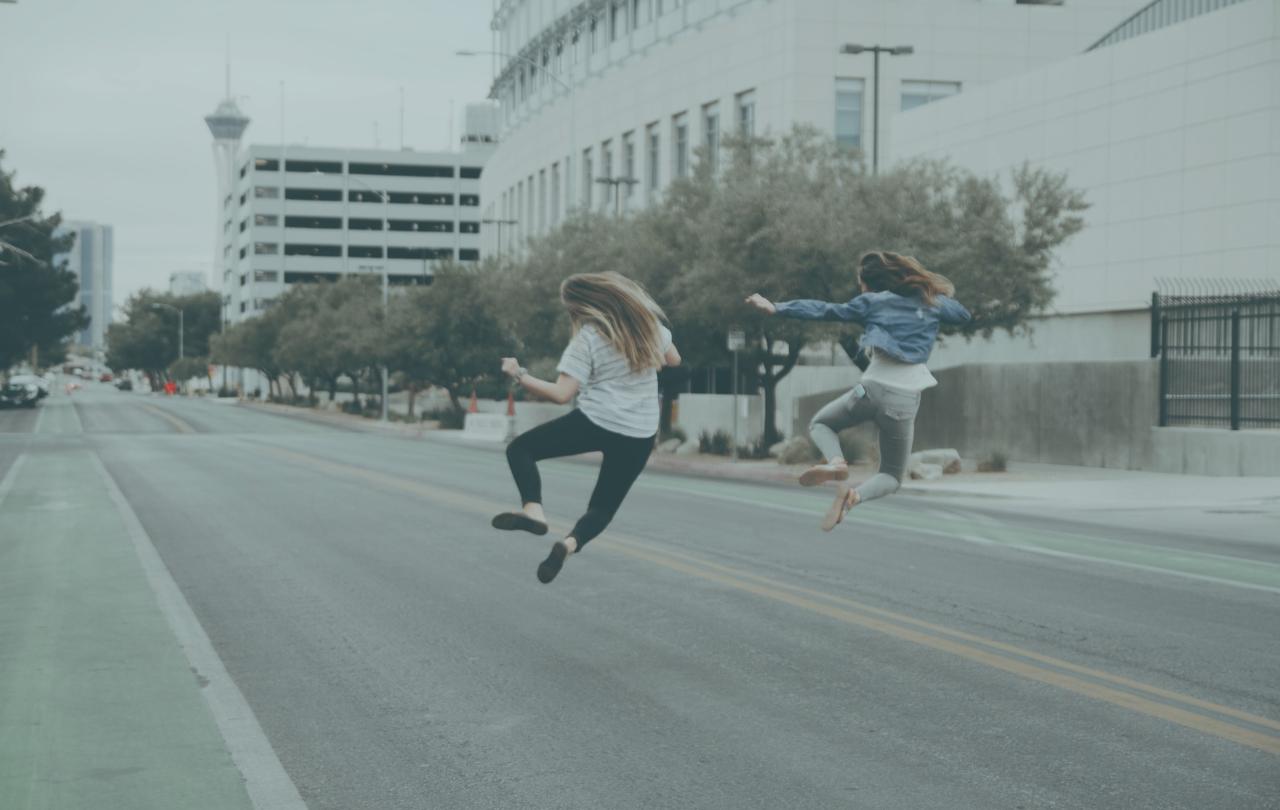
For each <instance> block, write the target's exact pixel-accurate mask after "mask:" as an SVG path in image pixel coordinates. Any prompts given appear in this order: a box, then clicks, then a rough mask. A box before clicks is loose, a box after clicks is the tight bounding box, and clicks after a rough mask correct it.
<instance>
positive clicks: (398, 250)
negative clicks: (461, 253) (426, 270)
mask: <svg viewBox="0 0 1280 810" xmlns="http://www.w3.org/2000/svg"><path fill="white" fill-rule="evenodd" d="M387 258H388V259H452V258H453V249H452V248H424V247H419V248H411V247H392V248H387Z"/></svg>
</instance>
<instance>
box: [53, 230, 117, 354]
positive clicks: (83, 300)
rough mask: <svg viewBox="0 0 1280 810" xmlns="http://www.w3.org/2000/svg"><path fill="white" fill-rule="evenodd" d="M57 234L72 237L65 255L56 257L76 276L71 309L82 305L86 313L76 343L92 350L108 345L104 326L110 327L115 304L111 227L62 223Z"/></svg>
mask: <svg viewBox="0 0 1280 810" xmlns="http://www.w3.org/2000/svg"><path fill="white" fill-rule="evenodd" d="M57 233H58V235H64V234H67V233H71V234H74V235H75V238H76V241H75V244H74V245H72V246H71V250H70V252H68V253H64V254H62V255H61V256H58V257H55V261H56V260H62V259H65V260H66V262H67V269H68V270H70V271H71V272H72V273H75V275H76V279H77V280H78V281H79V282H80V290H79V291H78V292H77V293H76V298H75V300H74V301H73V302H72V306H80V305H84V307H85V309H86V311H87V312H88V313H89V325H88V326H87V327H86V328H85V329H83V330H81V331H80V332H79V333H77V334H76V336H75V343H76V344H77V345H79V346H85V347H87V348H93V349H104V348H106V345H107V327H108V326H109V325H110V324H111V318H112V310H113V309H114V308H115V301H114V299H113V298H112V293H111V256H112V249H113V247H112V239H113V237H112V229H111V226H110V225H100V224H98V223H96V222H77V221H67V222H63V223H62V225H61V226H60V227H59V228H58V231H57Z"/></svg>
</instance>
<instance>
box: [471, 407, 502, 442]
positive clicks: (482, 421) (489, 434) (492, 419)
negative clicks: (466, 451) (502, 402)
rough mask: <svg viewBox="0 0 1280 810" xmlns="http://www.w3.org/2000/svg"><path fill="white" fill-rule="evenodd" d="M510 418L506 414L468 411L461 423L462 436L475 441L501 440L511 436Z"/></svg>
mask: <svg viewBox="0 0 1280 810" xmlns="http://www.w3.org/2000/svg"><path fill="white" fill-rule="evenodd" d="M512 427H513V425H512V420H511V417H509V416H507V415H506V414H496V413H469V414H467V418H466V421H465V422H464V423H463V427H462V436H463V438H467V439H476V440H477V441H489V442H503V441H506V440H507V439H508V438H510V437H511V433H512Z"/></svg>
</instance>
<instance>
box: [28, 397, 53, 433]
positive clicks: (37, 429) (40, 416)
mask: <svg viewBox="0 0 1280 810" xmlns="http://www.w3.org/2000/svg"><path fill="white" fill-rule="evenodd" d="M48 409H49V400H48V399H45V401H44V403H43V404H41V405H40V407H39V408H37V409H36V410H37V411H39V413H37V414H36V426H35V427H33V428H32V429H31V432H32V433H39V432H40V426H41V425H43V424H44V412H45V411H47V410H48Z"/></svg>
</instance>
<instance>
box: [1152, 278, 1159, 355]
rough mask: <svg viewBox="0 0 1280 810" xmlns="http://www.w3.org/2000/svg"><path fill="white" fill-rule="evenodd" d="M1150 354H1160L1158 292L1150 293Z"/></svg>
mask: <svg viewBox="0 0 1280 810" xmlns="http://www.w3.org/2000/svg"><path fill="white" fill-rule="evenodd" d="M1151 356H1152V357H1159V356H1160V293H1158V292H1153V293H1151Z"/></svg>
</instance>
